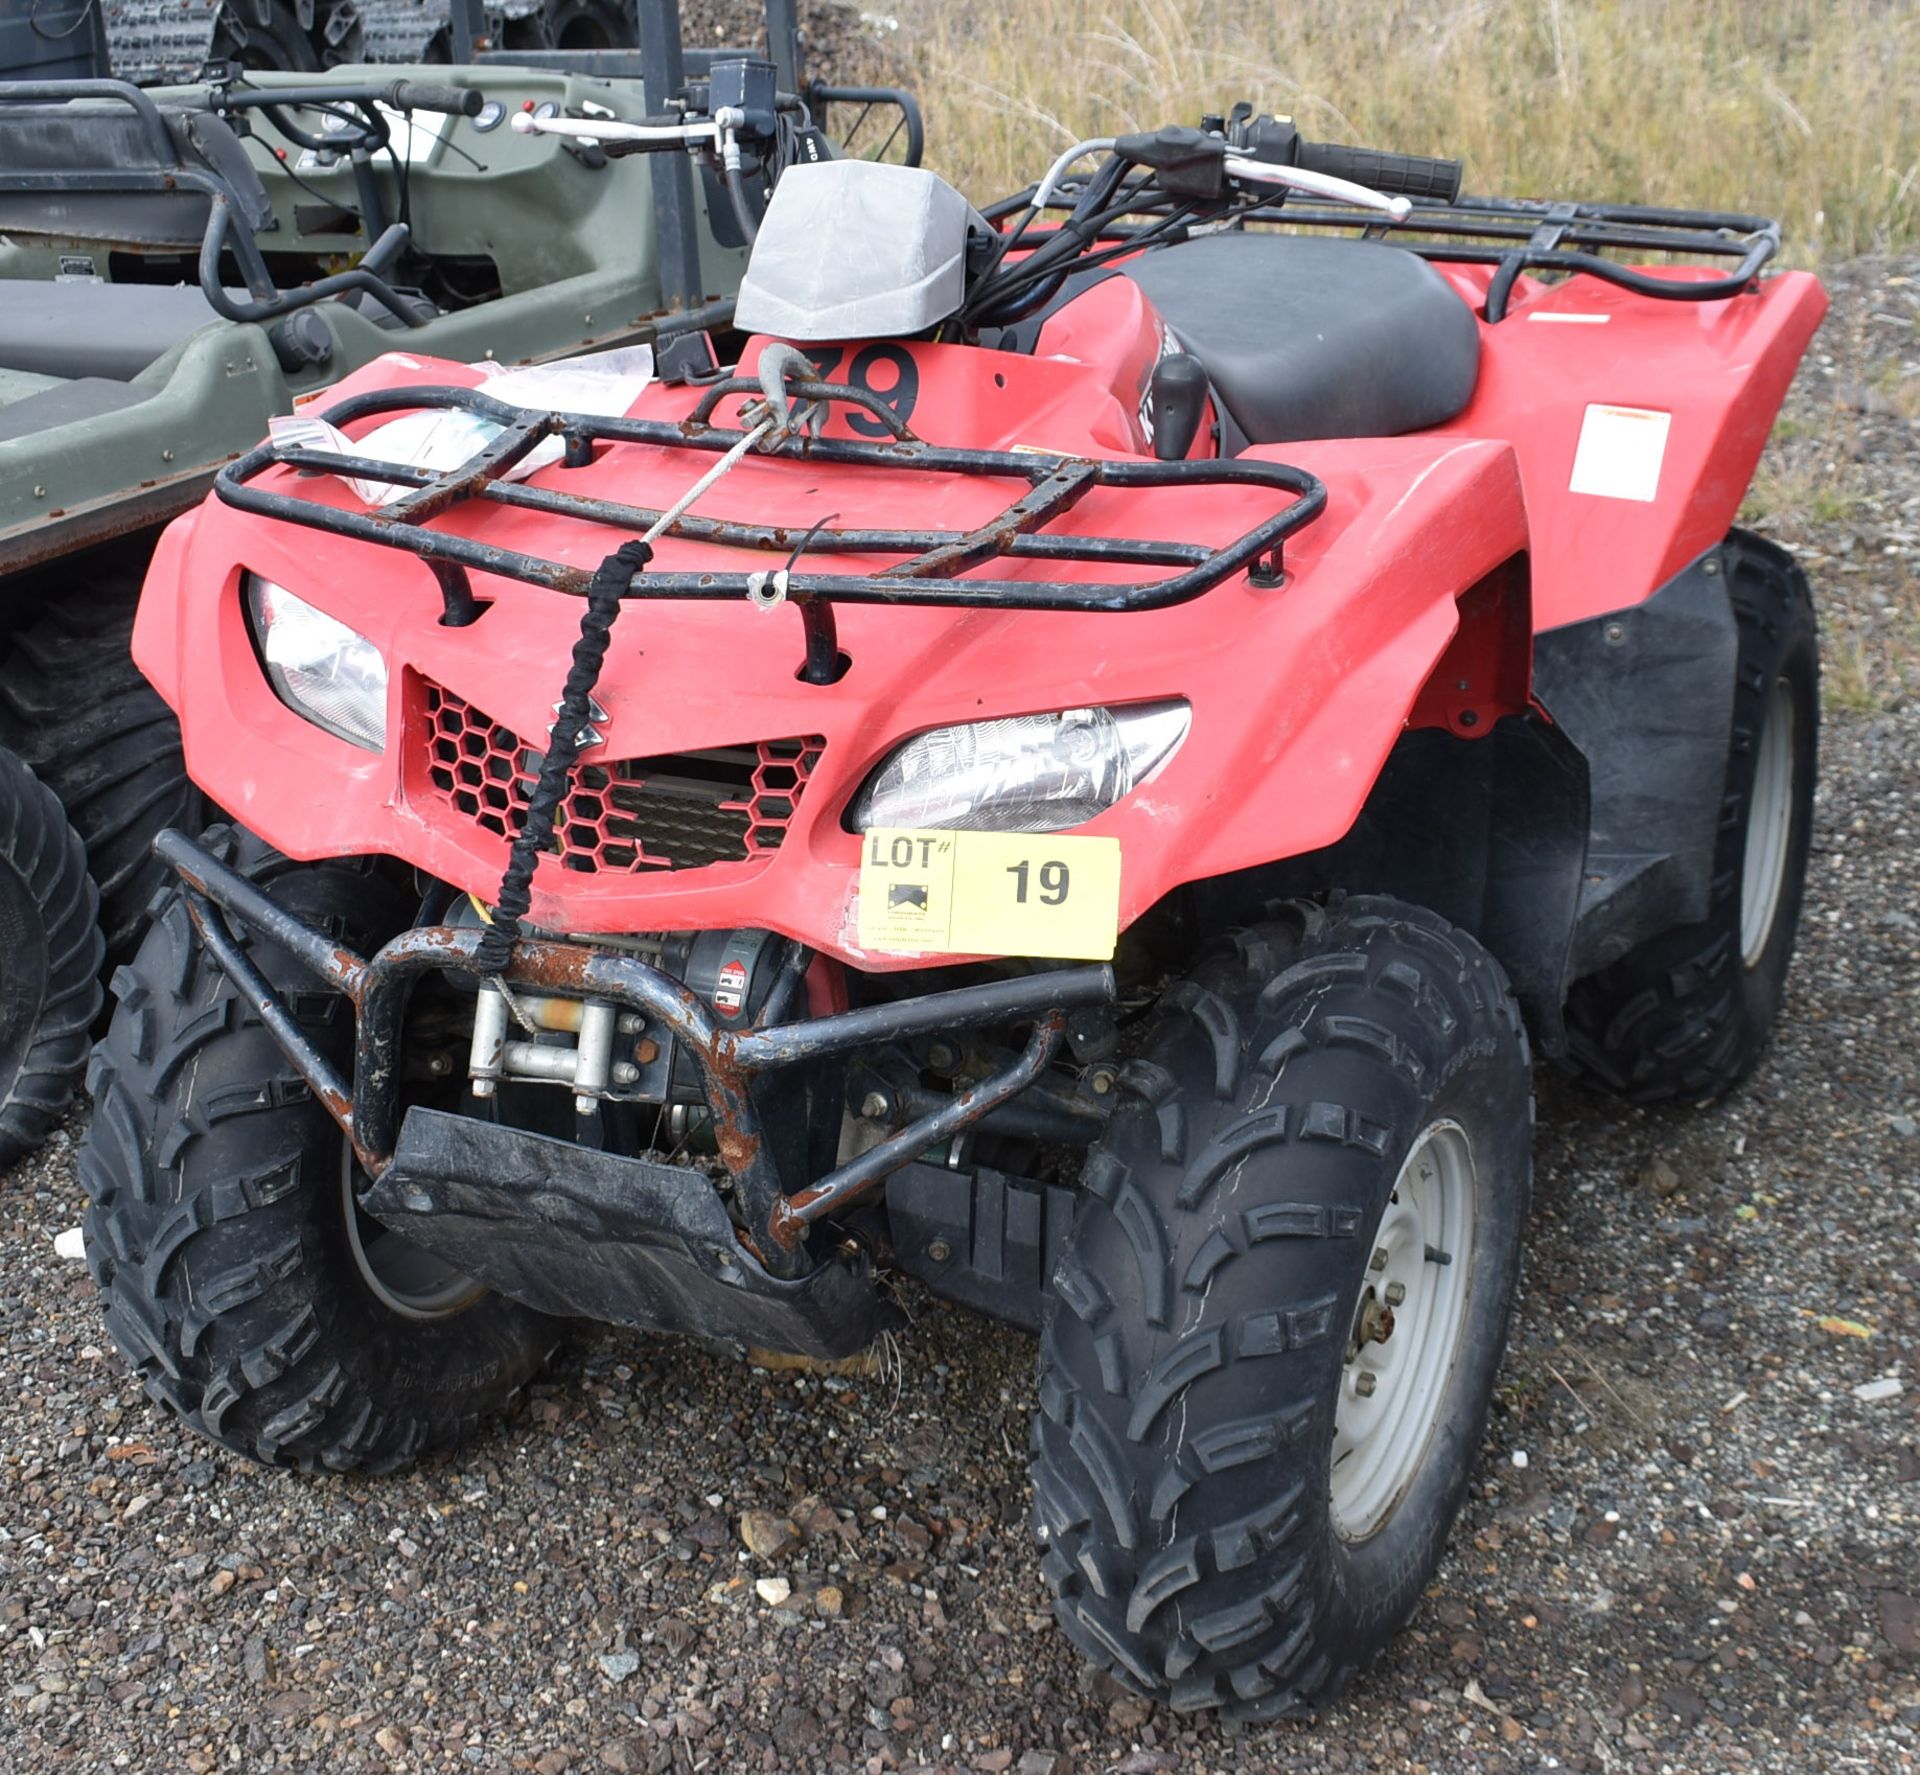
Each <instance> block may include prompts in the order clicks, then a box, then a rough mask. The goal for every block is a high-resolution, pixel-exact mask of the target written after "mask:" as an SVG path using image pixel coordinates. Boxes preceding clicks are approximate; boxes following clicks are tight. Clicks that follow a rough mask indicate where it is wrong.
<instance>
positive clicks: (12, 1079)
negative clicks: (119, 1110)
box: [0, 749, 100, 1169]
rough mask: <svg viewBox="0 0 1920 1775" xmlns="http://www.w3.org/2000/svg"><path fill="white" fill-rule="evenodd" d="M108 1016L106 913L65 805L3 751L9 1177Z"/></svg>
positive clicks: (0, 1127)
mask: <svg viewBox="0 0 1920 1775" xmlns="http://www.w3.org/2000/svg"><path fill="white" fill-rule="evenodd" d="M99 1010H100V903H99V896H98V894H97V893H96V892H95V891H94V886H93V883H92V881H91V880H89V879H88V876H87V858H86V852H85V851H84V850H83V849H82V848H81V844H80V840H79V838H78V837H76V836H75V834H74V831H73V828H72V827H71V826H69V825H68V824H67V819H66V815H65V814H63V813H62V812H61V811H60V803H59V802H58V801H56V800H55V799H54V797H53V794H52V793H51V791H49V790H48V789H47V787H46V785H45V784H43V783H41V782H39V781H38V780H36V778H35V777H34V775H33V773H32V771H30V770H28V769H27V767H26V765H24V764H23V763H22V762H21V761H20V760H19V759H18V758H16V757H15V756H14V755H13V754H12V753H11V752H8V751H5V750H3V749H0V1169H4V1168H5V1167H6V1166H8V1165H11V1164H12V1163H13V1162H14V1160H16V1159H18V1158H20V1157H21V1156H22V1155H23V1154H26V1153H29V1152H31V1151H32V1150H33V1149H34V1148H35V1147H36V1146H38V1145H39V1144H40V1142H41V1141H42V1140H44V1139H45V1138H46V1137H47V1134H48V1133H49V1131H50V1130H51V1129H52V1127H53V1124H54V1123H55V1122H56V1121H58V1120H59V1118H60V1115H61V1113H62V1111H64V1110H65V1109H66V1107H67V1105H68V1104H69V1103H70V1102H72V1100H73V1093H74V1090H75V1087H76V1086H78V1084H79V1083H80V1074H81V1072H82V1070H83V1069H84V1068H85V1066H86V1064H87V1045H88V1041H89V1035H88V1031H89V1030H90V1029H91V1028H92V1026H93V1020H94V1018H95V1017H96V1016H97V1015H98V1014H99Z"/></svg>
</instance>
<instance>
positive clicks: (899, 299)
mask: <svg viewBox="0 0 1920 1775" xmlns="http://www.w3.org/2000/svg"><path fill="white" fill-rule="evenodd" d="M975 226H978V227H980V228H983V229H984V228H985V227H986V223H985V222H984V221H982V220H981V218H980V217H979V215H978V214H977V213H976V212H975V210H974V209H973V206H972V205H971V204H969V203H968V202H967V200H966V199H965V198H964V197H962V196H961V195H960V193H959V192H958V191H956V190H954V188H953V187H952V186H951V185H949V184H948V183H947V182H946V180H945V179H943V178H941V177H940V176H939V174H938V173H930V172H928V171H927V170H926V169H925V168H923V167H917V166H891V165H889V164H887V163H886V162H884V161H877V160H825V161H818V162H812V163H808V162H802V163H801V164H800V165H797V166H792V167H789V168H788V169H787V170H786V172H784V173H782V174H781V176H780V183H779V184H778V185H776V186H775V187H774V192H773V198H772V200H771V201H770V202H769V203H768V205H767V213H766V217H765V219H764V220H763V221H762V222H761V224H760V233H759V235H758V237H757V238H756V239H755V241H754V243H753V252H752V254H751V256H750V257H749V258H748V260H747V274H746V276H745V277H743V278H742V279H741V280H740V295H739V299H738V302H737V304H736V306H735V309H734V325H735V326H737V327H738V328H739V329H740V330H741V331H742V332H746V333H770V334H772V335H773V337H775V338H776V339H882V338H890V337H891V338H898V337H902V336H904V335H907V334H911V333H923V332H925V331H926V330H927V328H929V327H932V326H937V325H938V324H939V323H940V322H941V321H943V320H945V319H946V318H947V316H948V315H950V314H952V313H953V312H954V311H955V310H956V309H957V308H958V307H959V306H960V301H961V298H962V296H964V295H965V293H966V250H967V234H968V231H969V229H970V228H972V227H975Z"/></svg>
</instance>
